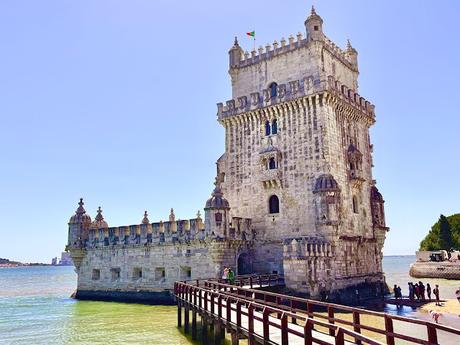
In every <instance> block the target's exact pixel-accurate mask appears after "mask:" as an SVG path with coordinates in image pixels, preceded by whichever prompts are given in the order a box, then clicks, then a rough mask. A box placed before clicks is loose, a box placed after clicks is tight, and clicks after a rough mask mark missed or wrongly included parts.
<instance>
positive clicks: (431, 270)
mask: <svg viewBox="0 0 460 345" xmlns="http://www.w3.org/2000/svg"><path fill="white" fill-rule="evenodd" d="M409 275H410V276H411V277H414V278H443V279H453V280H460V263H459V262H450V261H442V262H431V261H429V262H415V263H413V264H412V265H411V266H410V270H409Z"/></svg>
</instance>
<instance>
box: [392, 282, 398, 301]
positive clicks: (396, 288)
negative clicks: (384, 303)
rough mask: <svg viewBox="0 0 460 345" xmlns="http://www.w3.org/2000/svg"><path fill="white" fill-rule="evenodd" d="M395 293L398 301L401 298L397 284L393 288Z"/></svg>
mask: <svg viewBox="0 0 460 345" xmlns="http://www.w3.org/2000/svg"><path fill="white" fill-rule="evenodd" d="M393 292H394V294H395V299H398V298H399V294H398V286H397V285H396V284H395V285H394V286H393Z"/></svg>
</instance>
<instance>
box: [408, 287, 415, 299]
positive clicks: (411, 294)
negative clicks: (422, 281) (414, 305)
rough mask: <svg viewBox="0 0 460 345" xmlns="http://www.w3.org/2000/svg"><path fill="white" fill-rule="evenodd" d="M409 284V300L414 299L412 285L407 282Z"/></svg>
mask: <svg viewBox="0 0 460 345" xmlns="http://www.w3.org/2000/svg"><path fill="white" fill-rule="evenodd" d="M407 284H409V300H411V301H413V300H414V285H413V284H412V283H407Z"/></svg>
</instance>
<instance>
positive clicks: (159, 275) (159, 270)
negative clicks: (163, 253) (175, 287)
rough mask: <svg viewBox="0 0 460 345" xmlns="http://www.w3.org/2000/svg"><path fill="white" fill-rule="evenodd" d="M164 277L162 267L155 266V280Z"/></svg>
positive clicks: (164, 272)
mask: <svg viewBox="0 0 460 345" xmlns="http://www.w3.org/2000/svg"><path fill="white" fill-rule="evenodd" d="M165 277H166V270H165V268H164V267H157V268H155V280H156V281H160V280H164V278H165Z"/></svg>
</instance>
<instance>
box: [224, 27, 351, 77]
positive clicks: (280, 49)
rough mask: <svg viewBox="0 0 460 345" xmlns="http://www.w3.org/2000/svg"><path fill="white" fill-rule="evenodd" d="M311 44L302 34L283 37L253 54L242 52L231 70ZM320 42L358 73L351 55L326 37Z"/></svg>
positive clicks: (255, 50) (254, 50) (259, 48)
mask: <svg viewBox="0 0 460 345" xmlns="http://www.w3.org/2000/svg"><path fill="white" fill-rule="evenodd" d="M310 42H311V41H310V40H309V39H308V38H304V37H303V35H302V33H300V32H298V33H297V34H296V35H295V37H294V35H290V36H289V37H288V39H287V40H286V39H285V38H284V37H283V38H281V40H280V41H279V42H278V41H277V40H275V41H274V42H273V43H272V44H269V43H267V44H266V45H265V46H259V47H258V48H257V49H255V47H254V49H253V50H252V51H251V52H248V51H244V52H242V54H241V57H240V59H239V62H238V63H235V64H233V65H232V66H231V68H246V67H250V66H253V65H256V64H258V63H260V62H262V61H267V60H271V59H274V58H277V57H279V56H282V55H286V54H289V53H292V52H293V51H296V50H299V49H305V48H307V47H308V45H309V43H310ZM320 42H321V44H322V45H323V47H324V49H326V50H327V51H328V52H329V53H330V54H331V55H333V56H334V57H335V58H337V59H338V60H339V61H341V62H342V63H343V64H344V65H346V66H347V67H349V68H350V69H352V70H354V71H357V66H355V65H354V64H353V61H352V60H351V59H350V55H349V54H348V53H347V51H346V50H343V49H342V48H340V47H339V46H338V45H336V44H335V43H334V42H332V41H331V40H330V39H329V38H327V37H326V36H324V39H323V40H321V41H320Z"/></svg>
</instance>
